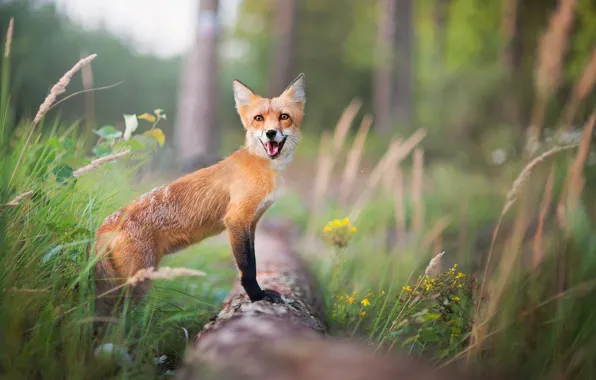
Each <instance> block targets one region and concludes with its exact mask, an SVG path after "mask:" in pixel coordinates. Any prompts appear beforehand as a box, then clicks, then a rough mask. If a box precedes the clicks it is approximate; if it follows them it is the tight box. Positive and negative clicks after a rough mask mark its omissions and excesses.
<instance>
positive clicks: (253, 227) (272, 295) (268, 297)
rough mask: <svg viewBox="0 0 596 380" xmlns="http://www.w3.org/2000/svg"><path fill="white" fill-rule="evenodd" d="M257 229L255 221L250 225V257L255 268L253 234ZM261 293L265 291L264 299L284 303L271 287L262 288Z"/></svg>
mask: <svg viewBox="0 0 596 380" xmlns="http://www.w3.org/2000/svg"><path fill="white" fill-rule="evenodd" d="M256 230H257V222H253V223H252V224H251V226H250V257H251V259H252V263H253V266H254V268H255V272H256V268H257V257H256V250H255V235H256ZM263 293H265V297H264V299H265V300H267V301H269V302H273V303H284V302H283V300H282V298H281V295H280V294H279V293H278V292H276V291H275V290H271V289H263Z"/></svg>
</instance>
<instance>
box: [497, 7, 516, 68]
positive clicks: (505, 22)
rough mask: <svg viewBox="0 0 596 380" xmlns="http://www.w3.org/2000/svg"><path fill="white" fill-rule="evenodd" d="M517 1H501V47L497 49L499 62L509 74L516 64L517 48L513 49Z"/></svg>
mask: <svg viewBox="0 0 596 380" xmlns="http://www.w3.org/2000/svg"><path fill="white" fill-rule="evenodd" d="M518 1H519V0H502V1H501V25H500V29H501V30H500V34H501V48H500V50H499V62H500V64H501V66H502V67H503V69H504V70H505V71H506V72H507V73H508V75H509V76H513V72H514V69H515V66H516V65H517V56H516V50H517V49H515V45H516V42H517V28H518V21H517V20H518V17H517V15H518V11H517V7H518Z"/></svg>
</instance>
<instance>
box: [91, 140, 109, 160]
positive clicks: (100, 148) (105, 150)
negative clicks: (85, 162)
mask: <svg viewBox="0 0 596 380" xmlns="http://www.w3.org/2000/svg"><path fill="white" fill-rule="evenodd" d="M110 153H112V146H111V144H110V143H108V142H102V143H100V144H97V145H96V146H95V147H94V148H93V154H94V155H96V156H98V157H102V156H107V155H108V154H110Z"/></svg>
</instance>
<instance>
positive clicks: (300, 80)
mask: <svg viewBox="0 0 596 380" xmlns="http://www.w3.org/2000/svg"><path fill="white" fill-rule="evenodd" d="M305 85H306V83H305V81H304V74H300V75H298V77H296V79H294V81H293V82H292V83H291V84H290V85H289V86H288V88H286V89H285V91H284V92H283V94H281V96H285V97H286V98H289V99H290V100H292V101H293V102H296V103H306V92H305Z"/></svg>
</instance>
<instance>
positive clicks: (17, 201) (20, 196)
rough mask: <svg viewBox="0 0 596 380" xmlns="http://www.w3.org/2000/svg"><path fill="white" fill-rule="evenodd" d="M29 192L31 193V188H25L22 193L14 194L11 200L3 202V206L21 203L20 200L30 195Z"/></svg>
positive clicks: (13, 205)
mask: <svg viewBox="0 0 596 380" xmlns="http://www.w3.org/2000/svg"><path fill="white" fill-rule="evenodd" d="M31 194H33V190H27V191H25V192H24V193H22V194H20V195H18V196H16V197H15V198H14V199H13V200H12V201H10V202H8V203H5V204H4V205H3V206H4V207H16V206H18V205H19V203H21V201H22V200H23V199H25V198H27V197H28V196H30V195H31Z"/></svg>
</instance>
